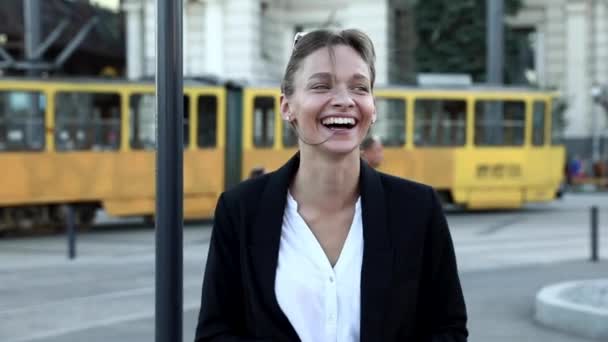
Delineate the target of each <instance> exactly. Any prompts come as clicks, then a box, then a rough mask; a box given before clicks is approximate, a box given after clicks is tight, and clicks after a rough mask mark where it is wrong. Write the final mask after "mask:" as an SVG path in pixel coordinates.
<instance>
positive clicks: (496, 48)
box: [485, 0, 505, 144]
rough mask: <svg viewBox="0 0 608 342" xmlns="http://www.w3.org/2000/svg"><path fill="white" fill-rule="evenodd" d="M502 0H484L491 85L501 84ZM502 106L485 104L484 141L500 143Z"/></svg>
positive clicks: (502, 58)
mask: <svg viewBox="0 0 608 342" xmlns="http://www.w3.org/2000/svg"><path fill="white" fill-rule="evenodd" d="M504 45H505V43H504V1H503V0H486V77H487V81H486V82H487V83H488V84H489V85H492V86H501V85H502V84H503V68H504ZM502 112H503V106H502V104H501V103H491V104H489V106H486V113H485V116H486V119H489V121H490V122H491V126H490V129H487V130H486V133H485V134H486V137H485V139H486V142H492V144H502V142H503V137H502V135H503V134H502V123H503V114H502Z"/></svg>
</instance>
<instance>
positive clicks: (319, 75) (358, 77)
mask: <svg viewBox="0 0 608 342" xmlns="http://www.w3.org/2000/svg"><path fill="white" fill-rule="evenodd" d="M315 78H329V79H332V78H333V75H332V74H331V73H329V72H318V73H316V74H312V75H311V76H310V77H309V78H308V79H309V80H312V79H315ZM352 79H353V80H355V81H369V78H368V77H367V76H365V75H363V74H360V73H356V74H354V75H353V77H352Z"/></svg>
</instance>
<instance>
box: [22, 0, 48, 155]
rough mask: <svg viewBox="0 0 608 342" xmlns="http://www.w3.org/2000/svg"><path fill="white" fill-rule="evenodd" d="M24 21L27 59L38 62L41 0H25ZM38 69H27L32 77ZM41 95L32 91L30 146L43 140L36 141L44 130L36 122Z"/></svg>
mask: <svg viewBox="0 0 608 342" xmlns="http://www.w3.org/2000/svg"><path fill="white" fill-rule="evenodd" d="M23 19H24V20H23V22H24V30H23V33H24V37H23V38H24V39H23V40H24V43H25V44H24V45H25V60H26V62H28V63H34V62H36V61H35V60H34V59H37V58H35V57H34V56H35V51H36V49H38V46H39V45H40V27H41V25H40V19H41V16H40V1H39V0H25V1H24V3H23ZM38 74H39V73H38V71H36V70H35V69H34V68H32V69H30V70H28V71H27V75H28V76H30V77H35V76H38ZM39 100H40V99H39V95H38V94H36V93H34V92H32V93H31V94H30V111H29V117H28V118H27V120H28V121H27V124H26V126H25V127H26V142H27V144H28V145H29V146H35V145H37V144H40V143H42V142H36V141H35V139H36V137H39V136H42V132H43V130H42V129H41V128H42V127H41V125H40V124H41V123H40V122H38V123H37V122H36V120H39V116H38V112H39V111H40V108H39V107H40V106H39V105H38V104H39V102H40V101H39Z"/></svg>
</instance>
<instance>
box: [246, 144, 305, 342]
mask: <svg viewBox="0 0 608 342" xmlns="http://www.w3.org/2000/svg"><path fill="white" fill-rule="evenodd" d="M299 164H300V158H299V154H296V155H295V156H294V157H292V158H291V159H290V160H289V161H288V162H287V163H286V164H285V165H284V166H283V167H281V168H280V169H278V170H277V171H276V172H274V173H272V174H271V175H270V176H269V179H268V182H267V183H266V187H265V189H264V192H263V193H262V196H261V197H260V199H259V200H260V204H259V210H258V214H257V216H256V218H255V219H254V223H253V226H252V230H251V232H250V234H251V235H250V246H249V250H250V257H251V265H252V266H253V278H254V279H256V280H257V286H258V289H257V290H258V292H259V293H260V294H261V302H262V303H267V304H268V306H267V309H268V310H269V311H270V313H271V314H272V319H273V320H276V321H274V322H275V323H276V324H277V325H278V326H279V328H280V330H281V332H282V333H285V334H287V337H288V338H289V341H299V338H298V334H297V333H296V331H295V329H294V328H293V326H292V325H291V324H290V323H289V320H288V319H287V317H286V316H285V314H284V313H283V311H282V310H281V308H280V306H279V303H278V301H277V298H276V295H275V292H274V282H275V277H276V269H277V263H278V260H277V259H278V255H279V243H280V240H281V228H282V226H283V213H284V211H285V204H286V202H287V189H288V188H289V184H290V182H291V180H292V178H293V176H294V175H295V173H296V171H297V170H298V166H299Z"/></svg>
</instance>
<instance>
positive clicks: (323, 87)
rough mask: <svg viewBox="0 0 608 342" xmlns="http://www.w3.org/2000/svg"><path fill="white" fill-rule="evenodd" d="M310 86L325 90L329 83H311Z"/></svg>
mask: <svg viewBox="0 0 608 342" xmlns="http://www.w3.org/2000/svg"><path fill="white" fill-rule="evenodd" d="M310 88H311V89H314V90H327V89H329V84H327V83H316V84H313V85H312V86H311V87H310Z"/></svg>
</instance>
